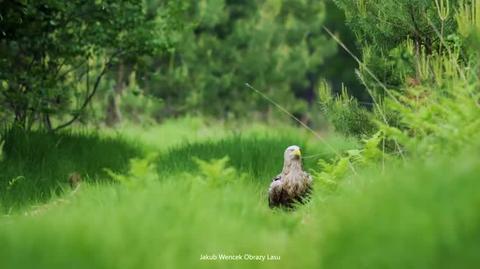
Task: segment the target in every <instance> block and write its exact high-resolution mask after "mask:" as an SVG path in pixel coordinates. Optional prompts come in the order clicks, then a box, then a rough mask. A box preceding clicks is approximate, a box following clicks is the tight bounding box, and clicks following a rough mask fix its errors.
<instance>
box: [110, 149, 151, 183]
mask: <svg viewBox="0 0 480 269" xmlns="http://www.w3.org/2000/svg"><path fill="white" fill-rule="evenodd" d="M156 158H157V155H156V154H151V155H149V156H147V157H145V158H141V159H140V158H133V159H130V161H129V168H128V172H127V173H126V174H120V173H116V172H114V171H112V170H111V169H109V168H104V171H105V172H107V174H108V175H109V176H110V177H111V178H112V179H113V180H115V181H118V182H119V183H120V184H122V185H124V186H126V187H127V188H139V189H141V188H145V187H148V186H149V185H151V184H152V183H153V182H154V181H156V180H158V179H159V178H158V174H157V173H156V166H155V162H154V160H155V159H156Z"/></svg>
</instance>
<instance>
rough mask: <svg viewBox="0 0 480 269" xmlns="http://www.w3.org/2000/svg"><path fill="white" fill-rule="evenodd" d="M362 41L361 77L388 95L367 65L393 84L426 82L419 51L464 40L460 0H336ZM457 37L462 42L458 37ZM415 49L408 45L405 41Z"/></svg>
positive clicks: (434, 50) (452, 45)
mask: <svg viewBox="0 0 480 269" xmlns="http://www.w3.org/2000/svg"><path fill="white" fill-rule="evenodd" d="M335 2H336V3H337V4H338V6H339V7H340V8H341V9H343V10H344V11H345V14H346V18H347V23H348V25H349V26H350V27H351V29H352V30H353V31H354V33H355V34H356V35H357V41H358V42H359V43H360V44H361V45H362V52H363V54H362V57H363V64H364V66H361V67H360V71H361V78H362V80H363V82H364V83H365V84H366V86H367V87H370V88H371V89H373V90H374V91H375V92H376V93H377V94H380V95H385V94H386V93H385V92H384V89H383V88H382V87H380V85H379V84H378V81H377V80H376V79H373V78H372V77H371V76H370V74H369V72H368V71H366V68H368V69H369V70H370V71H372V72H373V73H374V74H375V75H376V77H378V78H379V80H380V81H381V82H382V83H383V84H385V85H387V87H389V88H393V89H396V90H399V89H400V88H401V87H402V86H403V85H404V84H405V83H418V82H421V78H420V77H419V76H420V73H421V68H420V61H421V58H420V53H421V52H425V53H426V54H428V55H430V54H435V53H438V52H440V53H446V52H447V51H448V50H449V49H453V48H455V47H457V46H458V45H459V44H461V43H462V42H461V41H460V40H461V38H459V36H458V34H457V33H456V28H457V23H456V18H455V16H454V14H453V13H454V12H453V11H454V10H455V9H456V8H457V6H458V5H459V3H460V2H461V1H457V0H435V1H431V0H415V1H411V0H401V1H396V0H388V1H374V0H361V1H352V0H335ZM454 40H458V41H459V42H454ZM408 42H410V43H411V49H409V50H406V49H405V46H406V45H405V43H408Z"/></svg>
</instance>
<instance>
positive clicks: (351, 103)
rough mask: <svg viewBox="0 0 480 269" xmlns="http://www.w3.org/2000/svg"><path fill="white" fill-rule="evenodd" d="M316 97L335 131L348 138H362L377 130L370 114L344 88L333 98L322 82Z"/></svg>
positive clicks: (327, 87)
mask: <svg viewBox="0 0 480 269" xmlns="http://www.w3.org/2000/svg"><path fill="white" fill-rule="evenodd" d="M318 95H319V98H320V104H321V106H322V109H323V112H324V113H325V115H326V117H327V119H328V120H329V121H330V122H331V123H332V124H333V126H334V127H335V130H336V131H338V132H340V133H342V134H345V135H348V136H356V137H362V136H369V135H371V134H372V133H374V132H375V130H376V129H377V127H376V126H375V124H374V122H373V119H374V117H373V115H372V113H371V112H369V111H367V109H366V108H364V107H361V106H360V105H359V104H358V102H357V100H356V99H354V98H353V97H351V96H349V95H348V93H347V90H346V88H343V89H342V92H341V93H340V95H339V96H338V97H334V96H332V94H331V92H330V88H329V86H328V85H327V84H326V83H325V82H324V83H322V84H321V86H320V88H319V91H318Z"/></svg>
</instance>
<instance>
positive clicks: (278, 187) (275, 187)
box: [268, 175, 283, 207]
mask: <svg viewBox="0 0 480 269" xmlns="http://www.w3.org/2000/svg"><path fill="white" fill-rule="evenodd" d="M282 188H283V182H282V177H281V175H278V176H276V177H275V178H274V179H273V181H272V183H271V184H270V188H268V205H269V206H270V207H275V206H278V205H279V204H280V199H281V194H282Z"/></svg>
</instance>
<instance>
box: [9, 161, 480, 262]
mask: <svg viewBox="0 0 480 269" xmlns="http://www.w3.org/2000/svg"><path fill="white" fill-rule="evenodd" d="M473 157H478V154H470V155H465V156H458V158H457V159H456V161H458V165H451V160H448V159H437V160H436V163H435V164H430V165H428V164H424V163H421V161H419V162H417V163H412V164H410V165H408V166H407V167H405V168H398V167H397V168H395V167H396V166H397V165H395V164H392V165H391V167H389V169H388V171H390V172H389V174H386V175H381V174H379V173H378V171H377V170H376V169H374V171H370V170H365V171H359V175H358V176H352V177H351V178H347V179H345V181H343V183H342V184H341V185H340V188H339V190H338V192H337V193H336V194H334V195H329V196H325V195H323V194H320V192H316V193H315V196H314V197H313V199H312V201H311V202H310V203H309V204H307V205H306V206H304V207H302V208H300V209H299V210H297V211H296V212H290V213H288V212H283V211H272V210H270V209H269V208H268V206H267V203H266V188H267V187H268V184H262V186H258V184H255V183H253V182H252V181H251V180H248V179H246V180H243V181H239V182H236V183H232V184H227V185H224V186H221V187H208V186H205V185H199V184H196V182H195V178H194V177H189V176H188V175H185V174H171V175H170V177H168V178H164V179H163V180H161V181H156V182H153V183H151V184H150V185H149V186H148V187H147V188H140V189H138V188H135V189H131V188H127V187H126V186H122V185H108V186H104V185H85V186H83V187H82V188H81V189H80V190H79V191H78V192H76V193H75V194H71V195H67V196H65V197H63V200H60V201H59V202H57V203H55V204H50V205H49V206H48V207H45V208H43V209H42V210H39V211H38V210H37V212H35V214H34V215H33V216H18V215H14V216H10V217H4V218H3V219H2V220H1V222H0V225H1V229H0V260H1V261H2V268H32V267H34V268H65V267H68V268H225V267H229V268H474V267H475V266H476V265H477V264H478V262H479V258H478V255H477V254H478V251H479V250H480V243H479V241H478V240H477V239H478V236H480V232H479V229H478V227H480V213H479V211H478V208H479V206H480V196H478V195H477V193H476V192H477V191H476V190H477V189H478V188H479V187H480V185H479V184H480V183H479V181H478V180H477V178H478V176H477V175H478V174H479V172H480V165H479V164H480V163H479V161H478V160H479V159H478V158H473ZM222 253H223V254H241V255H243V254H254V255H266V254H269V255H276V256H281V260H280V261H264V262H259V261H218V260H217V261H200V260H199V258H200V255H201V254H209V255H213V254H217V255H218V254H222Z"/></svg>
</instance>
